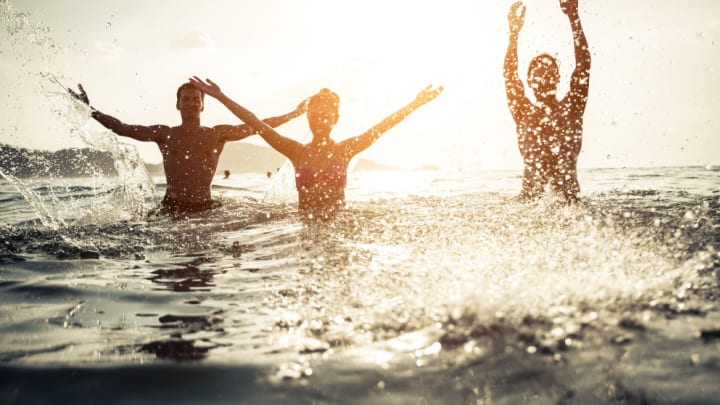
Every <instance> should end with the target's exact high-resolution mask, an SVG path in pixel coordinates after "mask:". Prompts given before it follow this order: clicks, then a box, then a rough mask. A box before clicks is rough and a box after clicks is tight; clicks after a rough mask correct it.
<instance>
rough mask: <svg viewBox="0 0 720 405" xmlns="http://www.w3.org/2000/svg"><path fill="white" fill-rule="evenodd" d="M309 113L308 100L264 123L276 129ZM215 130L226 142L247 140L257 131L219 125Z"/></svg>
mask: <svg viewBox="0 0 720 405" xmlns="http://www.w3.org/2000/svg"><path fill="white" fill-rule="evenodd" d="M306 111H307V100H303V102H302V103H300V104H298V106H297V107H296V108H295V109H294V110H292V111H290V112H289V113H287V114H284V115H279V116H277V117H271V118H265V119H264V120H263V122H265V123H266V124H268V125H269V126H271V127H273V128H275V127H279V126H280V125H282V124H284V123H286V122H288V121H290V120H291V119H293V118H297V117H299V116H300V115H302V114H304V113H305V112H306ZM215 130H219V131H220V133H221V136H220V139H221V140H223V141H225V142H230V141H239V140H241V139H245V138H247V137H248V136H250V135H255V134H256V133H257V131H256V130H255V129H254V128H253V127H251V126H250V125H247V124H244V125H218V126H216V127H215Z"/></svg>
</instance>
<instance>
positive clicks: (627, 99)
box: [0, 0, 720, 168]
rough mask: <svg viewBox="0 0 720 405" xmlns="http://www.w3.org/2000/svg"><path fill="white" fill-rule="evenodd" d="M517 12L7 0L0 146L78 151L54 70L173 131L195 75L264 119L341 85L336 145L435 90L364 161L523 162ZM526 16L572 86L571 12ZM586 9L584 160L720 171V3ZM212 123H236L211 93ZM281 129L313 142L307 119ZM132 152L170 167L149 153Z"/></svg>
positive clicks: (673, 0) (390, 0) (488, 6)
mask: <svg viewBox="0 0 720 405" xmlns="http://www.w3.org/2000/svg"><path fill="white" fill-rule="evenodd" d="M511 3H512V2H511V1H481V0H447V1H438V0H435V1H426V0H362V1H352V2H351V1H347V0H241V1H235V0H227V1H225V0H210V1H206V2H198V1H186V0H153V1H138V0H124V1H92V2H90V1H86V0H63V1H57V0H13V1H3V0H0V10H1V11H2V13H3V14H2V18H1V20H2V21H1V24H2V25H3V27H2V29H1V30H0V31H1V32H0V51H1V52H2V53H1V54H0V142H4V143H11V144H15V145H20V146H26V147H33V148H45V149H55V148H59V147H65V146H81V145H82V143H81V142H80V140H79V138H78V137H77V136H76V135H73V134H72V133H70V131H69V124H68V122H67V119H66V118H65V115H64V110H63V108H64V107H63V105H64V104H63V102H64V101H63V99H62V98H61V97H58V96H57V95H53V94H52V93H53V92H56V91H57V90H58V89H59V88H58V87H55V86H54V85H53V84H52V83H51V82H50V81H49V80H48V79H47V78H46V77H45V75H44V74H41V73H51V74H53V75H55V76H57V77H59V78H60V79H61V80H62V81H64V82H65V83H67V84H73V83H76V82H82V83H83V84H84V85H85V88H86V90H87V91H88V94H89V96H90V100H91V102H92V104H93V105H94V106H95V107H97V108H98V109H99V110H101V111H103V112H106V113H109V114H111V115H114V116H116V117H118V118H120V119H121V120H123V121H124V122H127V123H133V124H156V123H162V124H170V125H176V124H178V123H179V122H180V118H179V114H178V112H177V111H176V110H175V91H176V89H177V87H178V86H179V85H180V84H181V83H182V82H184V81H185V80H186V79H187V77H189V76H191V75H195V74H196V75H199V76H201V77H210V78H212V79H213V80H215V81H216V82H218V83H219V84H220V85H221V87H222V88H223V90H224V91H225V93H226V94H228V95H229V96H231V97H232V98H233V99H235V100H236V101H238V102H239V103H240V104H243V105H244V106H246V107H248V108H249V109H251V110H253V111H254V112H255V113H257V114H258V115H260V116H263V117H264V116H272V115H278V114H283V113H285V112H287V111H289V110H291V109H292V108H294V107H295V106H296V105H297V104H298V102H300V101H301V100H302V99H303V98H305V97H307V96H309V95H311V94H313V93H315V92H316V91H317V90H319V89H320V88H322V87H329V88H331V89H333V90H335V91H336V92H337V93H339V95H340V97H341V105H340V108H341V110H340V114H341V117H340V122H339V124H338V125H337V127H336V129H335V130H334V137H335V139H338V140H339V139H343V138H346V137H349V136H353V135H357V134H359V133H361V132H363V131H365V130H366V129H367V128H369V127H370V126H372V125H374V124H375V123H377V122H378V121H379V120H380V119H382V118H384V117H385V116H386V115H388V114H389V113H391V112H393V111H395V110H396V109H397V108H399V107H401V106H403V105H404V104H406V103H408V102H409V101H411V100H412V99H413V98H414V96H415V94H416V93H417V92H418V91H420V90H421V89H422V88H423V87H425V86H426V85H428V84H435V85H443V86H444V87H445V92H444V93H443V94H442V95H441V96H440V97H438V98H437V99H436V100H434V101H433V102H431V103H430V104H428V105H426V106H424V107H423V108H421V109H420V110H418V111H417V112H415V113H414V114H413V115H411V116H410V117H409V118H407V119H406V120H405V121H404V122H403V123H401V124H400V125H399V126H397V127H396V128H394V129H392V130H391V131H390V132H388V133H387V134H385V135H384V137H383V138H382V139H381V140H380V141H378V142H377V144H375V145H374V146H373V147H372V148H370V149H369V150H368V151H366V152H365V153H364V154H363V157H367V158H372V159H375V160H378V161H380V162H383V163H389V164H393V163H394V164H398V165H403V166H419V165H423V164H436V165H441V166H452V167H471V166H480V167H486V168H519V167H520V166H521V162H520V157H519V153H518V151H517V144H516V135H515V126H514V123H513V122H512V118H511V116H510V113H509V112H508V109H507V106H506V99H505V92H504V84H503V76H502V64H503V58H504V54H505V49H506V46H507V17H506V16H507V11H508V8H509V7H510V4H511ZM525 4H526V5H527V8H528V11H527V16H526V25H525V28H524V30H523V31H522V33H521V36H520V49H519V51H520V69H521V77H523V79H524V76H525V75H524V72H525V71H526V69H527V63H528V62H529V60H530V59H531V58H532V57H533V56H535V55H537V54H538V53H540V52H549V53H551V54H555V55H557V57H558V58H559V59H560V63H561V70H562V72H561V73H562V75H563V80H564V83H563V85H561V91H566V90H567V80H568V78H569V75H570V73H571V70H572V68H573V54H572V49H571V33H570V27H569V23H568V21H567V18H566V17H565V16H564V15H563V14H562V12H561V11H560V9H559V6H558V2H557V0H528V1H526V2H525ZM24 12H26V13H28V14H22V13H24ZM580 12H581V18H582V22H583V25H584V27H585V32H586V34H587V37H588V41H589V43H590V47H591V50H592V56H593V60H592V63H593V66H592V71H591V80H590V82H591V83H590V99H589V102H588V106H587V110H586V114H585V136H584V141H583V151H582V154H581V157H580V162H579V165H580V166H581V167H605V166H613V167H614V166H625V165H630V166H646V165H687V164H697V165H705V164H720V154H718V151H720V118H718V117H719V116H720V100H719V99H718V97H719V96H718V94H719V90H720V78H719V77H718V76H720V74H719V73H720V1H717V0H690V1H681V0H633V1H624V0H603V1H589V0H581V1H580ZM18 13H21V14H18ZM203 123H204V124H205V125H216V124H221V123H238V120H237V118H235V117H234V116H233V115H232V114H230V113H229V112H227V111H226V110H225V108H224V107H222V106H221V105H220V104H219V103H217V102H216V101H215V100H212V99H208V100H206V108H205V114H204V116H203ZM280 132H281V133H283V134H285V135H288V136H292V137H294V138H296V139H298V140H303V139H309V129H308V126H307V121H306V120H305V119H304V117H302V118H300V119H298V120H295V121H293V122H292V123H290V124H288V125H286V126H283V127H281V128H280ZM248 141H250V142H253V143H258V144H261V143H262V140H261V139H259V138H258V137H255V138H254V139H252V140H248ZM128 142H130V143H132V144H134V145H137V146H138V147H139V149H140V151H141V154H142V156H143V157H144V158H145V159H146V160H149V161H159V159H160V154H159V152H158V151H157V148H156V146H154V145H153V144H144V143H140V142H135V141H128Z"/></svg>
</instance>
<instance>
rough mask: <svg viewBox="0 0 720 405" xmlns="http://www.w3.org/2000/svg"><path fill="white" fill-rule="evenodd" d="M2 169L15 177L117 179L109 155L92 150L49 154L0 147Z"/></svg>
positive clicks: (74, 150)
mask: <svg viewBox="0 0 720 405" xmlns="http://www.w3.org/2000/svg"><path fill="white" fill-rule="evenodd" d="M0 169H1V170H2V171H3V172H5V173H7V174H9V175H11V176H14V177H47V176H53V177H91V176H117V171H116V170H115V162H114V160H113V158H112V156H111V155H110V153H108V152H101V151H97V150H94V149H89V148H85V149H75V148H73V149H61V150H58V151H54V152H50V151H39V150H32V149H26V148H17V147H14V146H10V145H2V144H0Z"/></svg>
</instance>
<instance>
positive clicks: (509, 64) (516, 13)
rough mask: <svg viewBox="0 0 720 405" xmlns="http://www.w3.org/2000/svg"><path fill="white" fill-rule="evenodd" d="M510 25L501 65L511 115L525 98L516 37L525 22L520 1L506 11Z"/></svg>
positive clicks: (523, 10) (517, 109)
mask: <svg viewBox="0 0 720 405" xmlns="http://www.w3.org/2000/svg"><path fill="white" fill-rule="evenodd" d="M508 23H509V26H510V38H509V41H508V48H507V52H506V53H505V63H504V65H503V76H505V94H506V95H507V100H508V106H509V107H510V112H511V113H512V115H513V117H515V116H516V114H517V113H518V112H519V108H520V105H521V104H522V101H523V99H524V98H525V87H524V86H523V83H522V81H521V80H520V75H519V74H518V50H517V48H518V37H519V36H520V30H521V29H522V27H523V24H524V23H525V5H523V4H522V2H517V3H514V4H513V5H512V6H511V7H510V12H509V13H508Z"/></svg>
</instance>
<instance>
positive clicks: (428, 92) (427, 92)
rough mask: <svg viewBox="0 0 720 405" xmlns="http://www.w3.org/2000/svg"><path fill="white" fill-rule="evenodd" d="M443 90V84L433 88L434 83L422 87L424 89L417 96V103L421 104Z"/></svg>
mask: <svg viewBox="0 0 720 405" xmlns="http://www.w3.org/2000/svg"><path fill="white" fill-rule="evenodd" d="M442 91H443V87H442V86H440V87H436V88H433V87H432V85H429V86H427V87H425V88H424V89H422V91H421V92H420V93H418V95H417V96H416V97H415V104H416V105H418V106H421V105H423V104H425V103H427V102H428V101H430V100H432V99H434V98H435V97H437V96H438V95H440V93H442Z"/></svg>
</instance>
